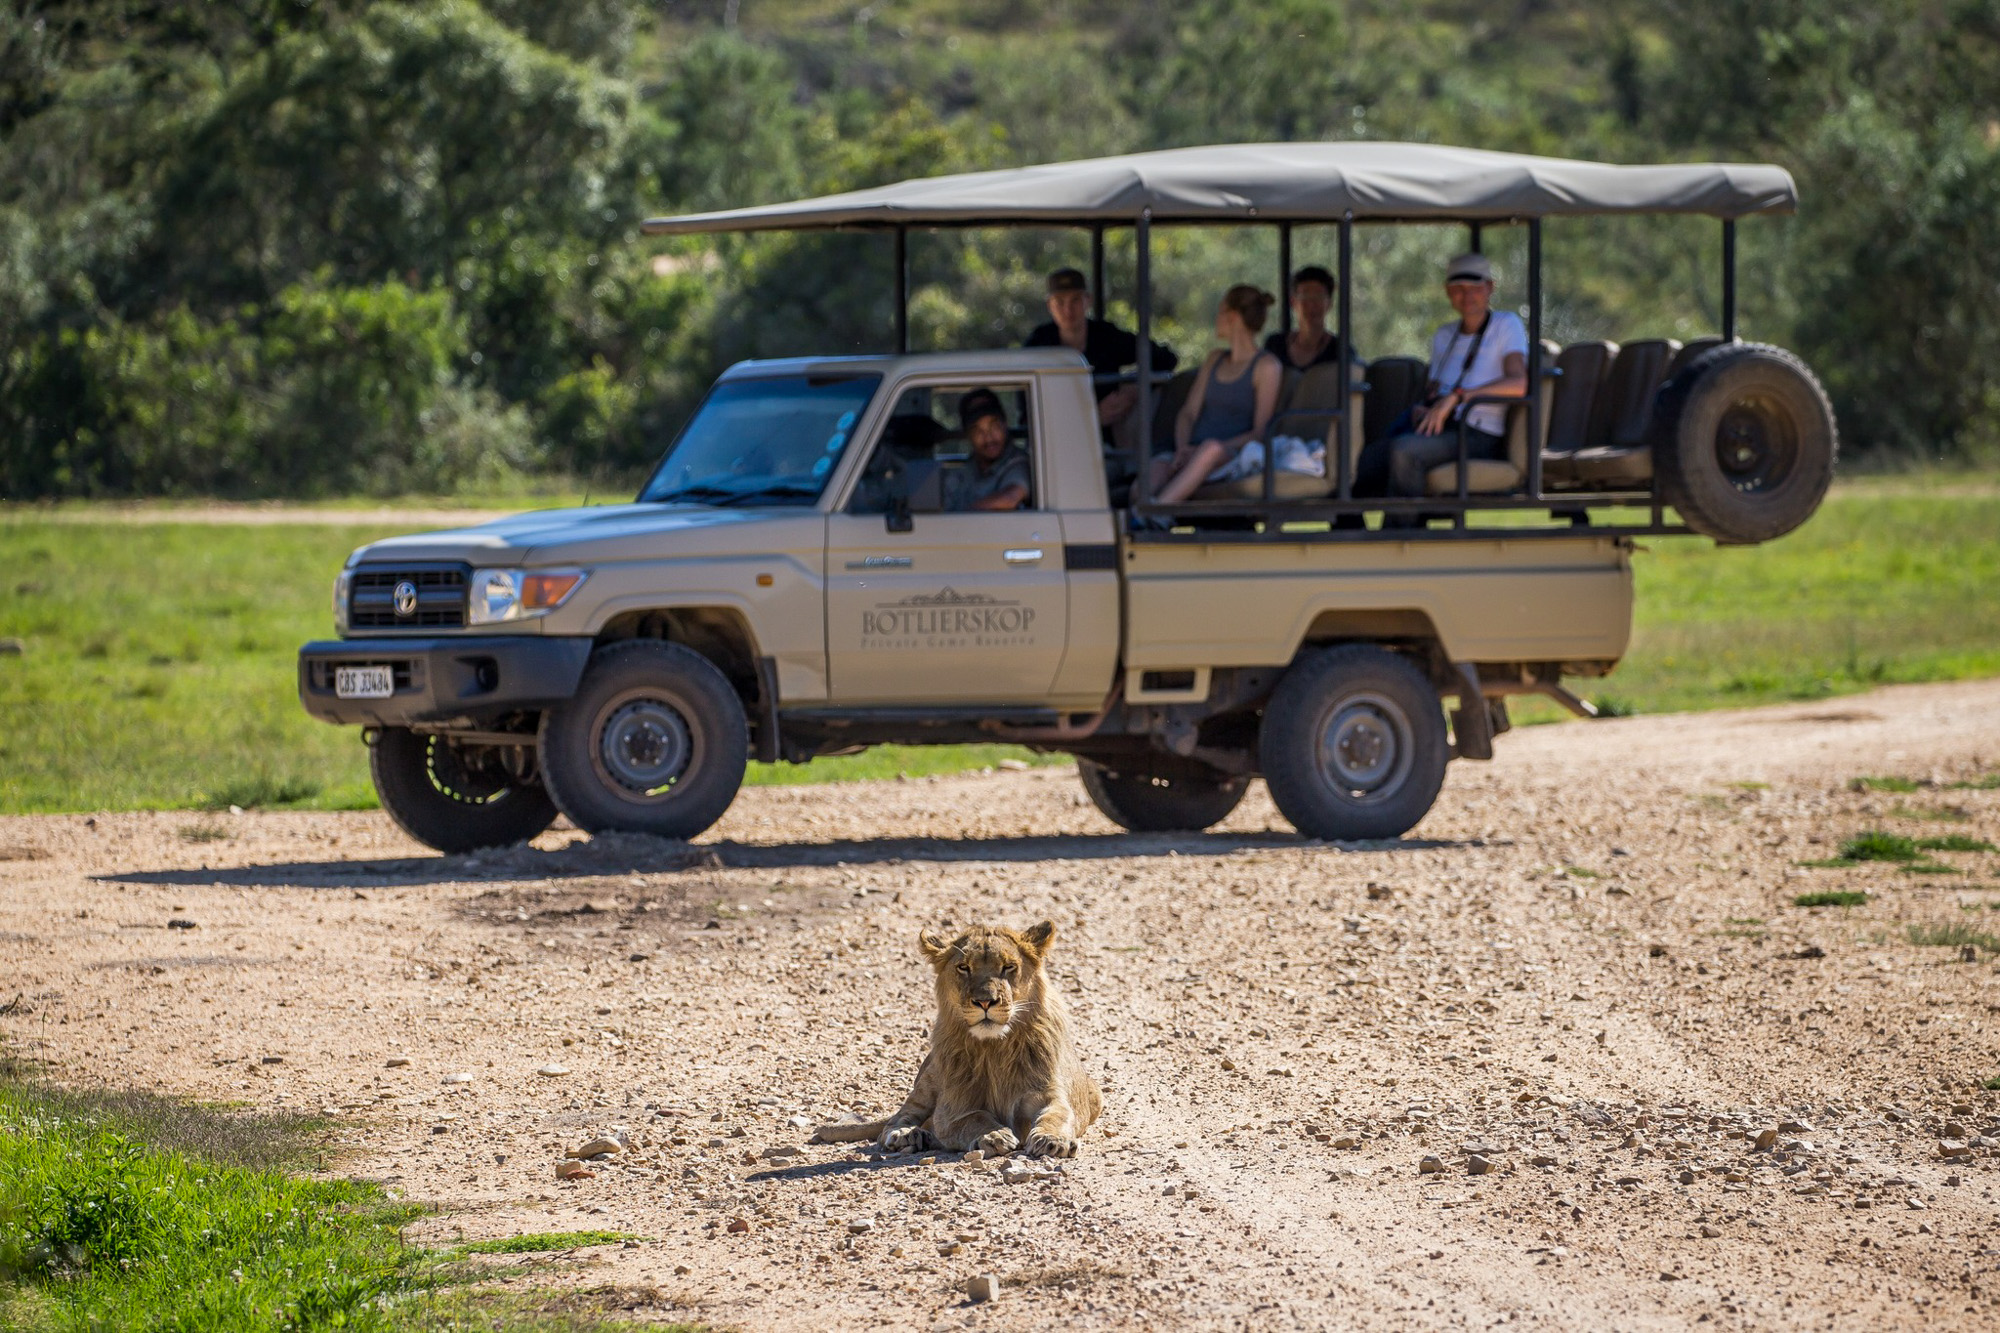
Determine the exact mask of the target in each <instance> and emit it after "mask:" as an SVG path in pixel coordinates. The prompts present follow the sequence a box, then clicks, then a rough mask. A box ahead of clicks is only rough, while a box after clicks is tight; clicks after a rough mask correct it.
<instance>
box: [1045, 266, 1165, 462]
mask: <svg viewBox="0 0 2000 1333" xmlns="http://www.w3.org/2000/svg"><path fill="white" fill-rule="evenodd" d="M1049 316H1050V318H1049V322H1048V323H1046V324H1043V325H1040V326H1039V327H1037V328H1036V329H1035V331H1034V332H1033V333H1031V334H1029V335H1028V340H1027V341H1026V342H1025V343H1023V344H1021V345H1022V346H1023V347H1067V348H1069V349H1071V350H1072V351H1077V352H1082V353H1083V359H1084V360H1086V361H1088V362H1090V368H1091V370H1092V371H1093V372H1094V373H1096V374H1099V375H1116V374H1117V373H1118V372H1120V371H1122V370H1124V369H1125V368H1126V367H1127V366H1134V365H1137V364H1138V362H1139V340H1138V338H1136V337H1135V336H1133V335H1132V334H1130V333H1127V332H1126V331H1125V330H1124V329H1121V328H1119V327H1118V326H1117V325H1116V324H1113V323H1111V322H1110V321H1108V320H1102V319H1092V318H1090V286H1089V284H1088V283H1086V282H1085V281H1084V280H1083V274H1081V273H1079V272H1078V271H1077V270H1075V269H1073V268H1059V269H1057V270H1056V271H1055V272H1053V273H1051V274H1049ZM1179 359H1180V358H1178V357H1176V356H1175V355H1174V353H1173V349H1171V348H1169V347H1166V346H1164V345H1163V344H1161V343H1159V342H1155V343H1154V344H1153V369H1154V370H1155V371H1156V372H1164V371H1170V370H1172V369H1173V368H1174V366H1175V364H1176V363H1177V362H1178V361H1179ZM1138 403H1139V391H1138V389H1137V388H1136V387H1135V386H1133V385H1130V384H1099V385H1098V386H1097V419H1098V421H1099V422H1100V423H1101V424H1102V425H1103V426H1104V428H1105V430H1107V431H1109V430H1110V429H1111V428H1112V427H1113V426H1116V425H1117V424H1118V423H1119V422H1121V421H1123V420H1124V419H1125V418H1126V417H1127V416H1129V415H1130V414H1131V412H1132V409H1133V408H1134V407H1136V406H1138Z"/></svg>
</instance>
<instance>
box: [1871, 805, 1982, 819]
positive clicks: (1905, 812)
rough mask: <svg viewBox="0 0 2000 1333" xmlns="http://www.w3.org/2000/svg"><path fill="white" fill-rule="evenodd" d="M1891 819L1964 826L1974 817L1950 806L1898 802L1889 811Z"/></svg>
mask: <svg viewBox="0 0 2000 1333" xmlns="http://www.w3.org/2000/svg"><path fill="white" fill-rule="evenodd" d="M1889 818H1891V819H1927V820H1931V821H1933V822H1936V823H1943V824H1963V823H1965V822H1966V821H1967V820H1969V819H1971V818H1972V816H1971V815H1969V814H1967V813H1966V812H1965V811H1963V810H1960V809H1957V808H1955V807H1953V806H1948V805H1905V804H1903V803H1902V802H1900V801H1899V802H1897V803H1896V805H1895V806H1894V807H1892V808H1891V809H1890V811H1889Z"/></svg>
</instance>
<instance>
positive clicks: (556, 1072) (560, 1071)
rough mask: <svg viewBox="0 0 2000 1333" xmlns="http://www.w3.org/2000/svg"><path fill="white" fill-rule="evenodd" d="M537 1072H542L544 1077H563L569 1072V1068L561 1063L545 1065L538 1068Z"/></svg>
mask: <svg viewBox="0 0 2000 1333" xmlns="http://www.w3.org/2000/svg"><path fill="white" fill-rule="evenodd" d="M535 1072H536V1073H537V1074H540V1075H541V1076H542V1077H543V1078H561V1077H562V1076H563V1075H565V1074H567V1073H569V1070H567V1069H565V1068H564V1067H563V1066H561V1065H543V1066H542V1067H541V1068H540V1069H537V1070H536V1071H535Z"/></svg>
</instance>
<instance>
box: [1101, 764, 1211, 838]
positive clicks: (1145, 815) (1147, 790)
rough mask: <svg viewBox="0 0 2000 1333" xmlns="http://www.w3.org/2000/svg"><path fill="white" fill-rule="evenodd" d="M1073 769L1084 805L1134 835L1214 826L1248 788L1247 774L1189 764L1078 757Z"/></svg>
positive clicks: (1177, 831)
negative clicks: (1080, 782) (1084, 796)
mask: <svg viewBox="0 0 2000 1333" xmlns="http://www.w3.org/2000/svg"><path fill="white" fill-rule="evenodd" d="M1076 771H1077V776H1078V777H1080V778H1082V779H1083V790H1084V791H1085V792H1086V793H1087V794H1088V795H1089V797H1090V803H1091V804H1092V805H1094V806H1096V807H1097V808H1098V809H1099V810H1101V811H1103V812H1104V817H1105V818H1106V819H1108V820H1110V821H1111V822H1112V823H1114V824H1116V825H1118V826H1119V827H1120V828H1125V829H1130V830H1131V831H1132V832H1134V833H1193V832H1196V831H1199V830H1201V829H1205V828H1208V827H1209V826H1210V825H1213V824H1220V823H1221V822H1222V821H1223V820H1224V819H1226V818H1228V817H1229V812H1230V811H1232V810H1234V809H1235V808H1236V807H1237V805H1238V804H1239V803H1240V802H1241V801H1242V800H1243V793H1244V792H1245V791H1246V790H1248V788H1249V786H1250V779H1248V778H1240V777H1231V776H1230V775H1229V774H1227V773H1219V772H1216V771H1215V770H1214V769H1210V768H1207V767H1204V766H1200V765H1195V764H1182V765H1180V766H1178V767H1175V768H1171V769H1164V768H1161V767H1159V766H1157V765H1146V764H1144V763H1141V764H1138V765H1132V766H1126V765H1120V766H1118V767H1110V766H1107V765H1104V764H1099V763H1095V762H1093V761H1092V760H1089V759H1079V760H1077V761H1076Z"/></svg>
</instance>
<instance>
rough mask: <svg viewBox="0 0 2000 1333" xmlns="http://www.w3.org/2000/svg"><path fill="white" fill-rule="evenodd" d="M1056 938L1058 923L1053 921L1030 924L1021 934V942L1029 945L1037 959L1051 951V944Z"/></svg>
mask: <svg viewBox="0 0 2000 1333" xmlns="http://www.w3.org/2000/svg"><path fill="white" fill-rule="evenodd" d="M1055 938H1056V923H1055V922H1053V921H1042V922H1038V923H1036V924H1035V925H1032V926H1029V927H1028V928H1027V929H1026V930H1024V931H1022V932H1021V936H1020V939H1021V943H1023V944H1025V945H1027V946H1028V948H1029V950H1030V951H1031V952H1033V954H1034V955H1035V958H1036V960H1037V961H1040V959H1041V957H1042V955H1044V954H1046V953H1047V952H1048V951H1049V945H1051V944H1053V943H1054V942H1055Z"/></svg>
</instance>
